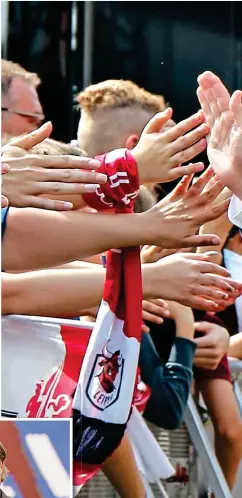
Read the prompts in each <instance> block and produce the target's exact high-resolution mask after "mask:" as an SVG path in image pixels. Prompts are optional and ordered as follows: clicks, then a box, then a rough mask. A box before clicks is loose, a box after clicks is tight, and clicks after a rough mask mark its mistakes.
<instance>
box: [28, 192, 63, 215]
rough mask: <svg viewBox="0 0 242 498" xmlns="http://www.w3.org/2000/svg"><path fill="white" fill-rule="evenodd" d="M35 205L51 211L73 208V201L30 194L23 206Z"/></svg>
mask: <svg viewBox="0 0 242 498" xmlns="http://www.w3.org/2000/svg"><path fill="white" fill-rule="evenodd" d="M24 206H25V207H33V208H39V209H48V210H51V211H70V210H71V209H72V208H73V204H72V203H71V202H65V201H56V200H52V199H47V198H46V199H45V198H43V197H38V196H33V195H32V196H28V197H27V198H26V200H25V203H24V204H22V207H24Z"/></svg>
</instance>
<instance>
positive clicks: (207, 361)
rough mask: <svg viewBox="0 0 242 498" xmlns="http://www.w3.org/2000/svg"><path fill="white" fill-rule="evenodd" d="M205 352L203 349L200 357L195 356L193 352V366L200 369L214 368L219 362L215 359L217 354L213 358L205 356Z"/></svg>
mask: <svg viewBox="0 0 242 498" xmlns="http://www.w3.org/2000/svg"><path fill="white" fill-rule="evenodd" d="M206 354H207V350H204V356H202V357H201V358H200V357H198V358H197V357H196V353H195V356H194V361H193V364H194V366H195V367H197V368H201V369H203V368H204V369H206V370H215V369H216V368H217V366H218V363H219V361H218V360H217V355H216V356H214V358H207V356H206Z"/></svg>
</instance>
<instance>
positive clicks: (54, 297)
mask: <svg viewBox="0 0 242 498" xmlns="http://www.w3.org/2000/svg"><path fill="white" fill-rule="evenodd" d="M88 266H89V267H86V263H83V262H81V261H80V262H78V261H77V262H72V263H70V268H69V265H67V267H65V265H63V266H60V267H59V268H58V267H56V268H52V269H48V270H39V271H29V272H26V273H2V313H3V314H23V315H25V314H29V315H31V314H32V315H40V316H41V315H42V316H58V317H61V316H65V315H72V316H77V315H79V314H80V313H81V311H82V310H86V309H89V308H93V307H96V306H98V305H99V304H100V301H101V298H102V294H103V288H104V282H105V276H106V270H105V269H104V268H102V266H101V265H100V266H99V265H89V264H88ZM145 266H146V265H142V271H144V268H145ZM81 268H82V269H81ZM154 270H155V269H154ZM148 278H149V274H146V276H145V278H144V289H143V295H144V298H146V293H147V289H149V288H150V284H149V282H148V281H147V280H148Z"/></svg>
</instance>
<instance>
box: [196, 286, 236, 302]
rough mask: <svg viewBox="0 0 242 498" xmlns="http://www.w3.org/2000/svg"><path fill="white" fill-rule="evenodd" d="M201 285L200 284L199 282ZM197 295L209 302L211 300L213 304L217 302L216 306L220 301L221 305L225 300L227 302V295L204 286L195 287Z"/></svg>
mask: <svg viewBox="0 0 242 498" xmlns="http://www.w3.org/2000/svg"><path fill="white" fill-rule="evenodd" d="M201 284H202V282H201ZM194 290H196V292H197V294H199V295H202V296H204V297H206V298H209V299H210V300H213V301H215V302H218V301H219V303H218V304H220V302H221V301H222V303H224V301H225V300H227V299H228V298H229V294H228V293H225V292H223V291H220V290H218V289H216V288H214V287H212V286H211V287H209V286H206V285H197V287H196V289H194Z"/></svg>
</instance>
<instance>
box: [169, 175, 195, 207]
mask: <svg viewBox="0 0 242 498" xmlns="http://www.w3.org/2000/svg"><path fill="white" fill-rule="evenodd" d="M193 177H194V173H193V174H191V175H185V176H184V177H183V178H182V179H181V180H180V181H179V183H178V184H177V185H176V187H175V188H174V189H173V190H172V192H171V193H170V194H169V196H170V200H172V201H175V200H178V199H181V198H182V197H183V196H184V195H185V194H186V192H187V191H188V187H189V185H190V184H191V181H192V179H193ZM161 202H162V201H161Z"/></svg>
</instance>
